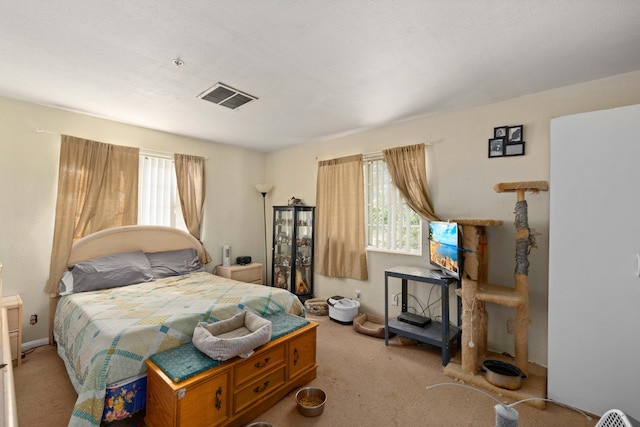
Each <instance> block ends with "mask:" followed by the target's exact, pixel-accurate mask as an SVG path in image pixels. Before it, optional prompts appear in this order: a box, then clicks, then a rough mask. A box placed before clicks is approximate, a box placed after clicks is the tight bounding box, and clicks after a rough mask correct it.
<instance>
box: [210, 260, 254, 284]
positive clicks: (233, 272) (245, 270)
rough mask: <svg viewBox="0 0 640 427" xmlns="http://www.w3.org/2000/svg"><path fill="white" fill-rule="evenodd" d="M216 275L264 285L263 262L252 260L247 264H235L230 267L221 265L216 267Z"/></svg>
mask: <svg viewBox="0 0 640 427" xmlns="http://www.w3.org/2000/svg"><path fill="white" fill-rule="evenodd" d="M216 276H221V277H226V278H228V279H233V280H237V281H239V282H247V283H255V284H257V285H262V264H261V263H259V262H252V263H251V264H247V265H239V264H233V265H230V266H228V267H225V266H223V265H219V266H217V267H216Z"/></svg>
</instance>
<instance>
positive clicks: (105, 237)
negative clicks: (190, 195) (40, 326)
mask: <svg viewBox="0 0 640 427" xmlns="http://www.w3.org/2000/svg"><path fill="white" fill-rule="evenodd" d="M186 248H195V249H196V250H197V251H198V255H199V256H200V260H202V259H204V247H203V246H202V244H201V243H200V242H199V241H198V239H196V238H195V237H193V236H192V235H191V234H189V233H186V232H184V231H182V230H178V229H177V228H171V227H162V226H156V225H128V226H124V227H115V228H108V229H106V230H102V231H98V232H96V233H93V234H90V235H89V236H86V237H83V238H82V239H79V240H77V241H76V242H75V243H74V244H73V246H71V253H70V254H69V260H68V261H67V265H73V264H75V263H77V262H79V261H85V260H88V259H92V258H98V257H101V256H106V255H111V254H115V253H119V252H133V251H139V250H141V251H143V252H161V251H171V250H176V249H186ZM58 299H59V296H52V297H51V298H50V299H49V344H51V345H55V342H54V339H53V319H54V317H55V313H56V307H57V305H58Z"/></svg>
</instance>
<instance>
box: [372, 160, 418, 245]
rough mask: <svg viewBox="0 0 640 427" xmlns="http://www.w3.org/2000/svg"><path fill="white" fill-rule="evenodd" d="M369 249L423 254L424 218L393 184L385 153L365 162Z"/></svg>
mask: <svg viewBox="0 0 640 427" xmlns="http://www.w3.org/2000/svg"><path fill="white" fill-rule="evenodd" d="M364 176H365V179H364V185H365V204H366V206H365V222H366V224H367V246H368V249H377V250H383V251H390V252H398V253H407V254H415V255H421V254H422V221H421V219H420V216H419V215H418V214H416V213H415V212H414V211H413V209H411V208H410V207H409V206H408V205H407V203H406V202H405V201H404V199H403V198H402V196H401V195H400V192H399V191H398V189H397V188H396V187H395V185H393V182H392V180H391V175H389V171H388V169H387V164H386V162H385V161H384V158H383V157H382V155H379V156H370V157H368V158H365V162H364Z"/></svg>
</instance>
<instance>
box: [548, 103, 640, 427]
mask: <svg viewBox="0 0 640 427" xmlns="http://www.w3.org/2000/svg"><path fill="white" fill-rule="evenodd" d="M550 162H551V172H550V187H549V189H550V224H549V243H550V247H549V357H548V364H549V366H548V387H547V389H548V395H549V397H550V398H552V399H556V400H558V401H560V402H562V403H566V404H568V405H572V406H575V407H577V408H580V409H583V410H586V411H588V412H591V413H595V414H598V415H602V414H603V413H604V412H606V411H607V410H609V409H614V408H615V409H620V410H622V411H623V412H625V413H627V414H629V415H631V416H632V417H634V418H640V277H638V276H640V265H639V263H640V105H634V106H629V107H621V108H615V109H611V110H603V111H595V112H590V113H584V114H577V115H572V116H565V117H560V118H556V119H553V120H552V121H551V158H550Z"/></svg>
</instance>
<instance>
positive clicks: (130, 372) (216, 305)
mask: <svg viewBox="0 0 640 427" xmlns="http://www.w3.org/2000/svg"><path fill="white" fill-rule="evenodd" d="M241 310H249V311H252V312H254V313H256V314H258V315H260V316H265V315H269V314H273V313H277V312H286V313H290V314H294V315H300V316H303V317H304V314H305V312H304V306H303V305H302V303H301V302H300V300H299V299H298V298H297V297H296V296H295V295H293V294H292V293H290V292H288V291H286V290H283V289H279V288H273V287H267V286H262V285H253V284H249V283H243V282H237V281H234V280H231V279H226V278H222V277H219V276H214V275H212V274H210V273H206V272H198V273H191V274H187V275H184V276H175V277H168V278H165V279H160V280H156V281H153V282H147V283H140V284H137V285H130V286H125V287H121V288H112V289H104V290H100V291H94V292H83V293H77V294H71V295H67V296H64V297H61V298H60V301H59V302H58V305H57V308H56V315H55V319H54V330H53V333H54V338H55V340H56V342H57V343H58V354H59V355H60V357H61V358H62V359H63V361H64V363H65V366H66V368H67V372H68V374H69V377H70V379H71V382H72V384H73V386H74V388H75V389H76V391H77V392H78V400H77V401H76V404H75V407H74V409H73V412H72V417H71V420H70V423H69V425H70V426H88V425H99V424H100V420H101V418H102V414H103V410H104V402H105V395H106V386H107V385H108V384H112V383H115V382H117V381H121V380H123V379H127V378H130V377H134V376H136V375H140V374H144V373H145V364H144V361H145V360H146V359H148V358H149V357H150V356H151V355H153V354H155V353H159V352H162V351H165V350H168V349H171V348H173V347H177V346H180V345H183V344H186V343H189V342H191V337H192V335H193V330H194V328H195V326H196V324H197V323H198V322H200V321H205V322H206V321H216V320H221V319H228V318H229V317H231V316H233V315H234V314H236V313H237V312H239V311H241Z"/></svg>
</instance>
